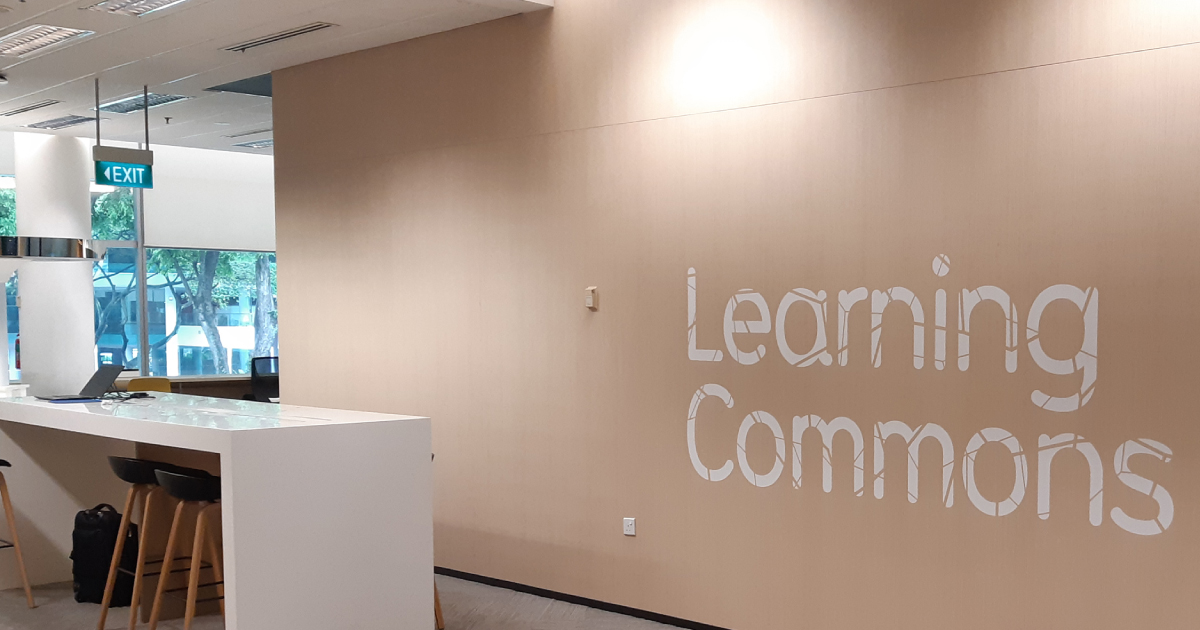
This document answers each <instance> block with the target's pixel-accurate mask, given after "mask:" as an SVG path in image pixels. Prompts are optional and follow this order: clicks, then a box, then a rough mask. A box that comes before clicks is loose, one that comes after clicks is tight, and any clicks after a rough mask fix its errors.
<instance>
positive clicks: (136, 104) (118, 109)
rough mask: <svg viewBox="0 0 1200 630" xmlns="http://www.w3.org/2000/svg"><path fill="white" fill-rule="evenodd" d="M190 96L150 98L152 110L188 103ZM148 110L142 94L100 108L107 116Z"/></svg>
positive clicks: (171, 95)
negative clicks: (170, 104)
mask: <svg viewBox="0 0 1200 630" xmlns="http://www.w3.org/2000/svg"><path fill="white" fill-rule="evenodd" d="M189 98H192V97H190V96H181V95H179V94H154V93H151V94H150V96H149V101H150V108H151V109H154V108H155V107H158V106H159V105H167V104H169V103H177V102H179V101H186V100H188V99H189ZM145 108H146V98H145V97H144V95H142V94H136V95H134V96H129V97H126V98H122V99H119V100H116V101H111V102H108V103H105V104H103V105H101V106H100V111H102V112H105V113H107V114H132V113H133V112H140V111H142V110H143V109H145Z"/></svg>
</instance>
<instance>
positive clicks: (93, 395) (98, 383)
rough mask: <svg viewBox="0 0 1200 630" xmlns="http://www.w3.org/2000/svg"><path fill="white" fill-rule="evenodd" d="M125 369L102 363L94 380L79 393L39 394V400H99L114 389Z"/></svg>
mask: <svg viewBox="0 0 1200 630" xmlns="http://www.w3.org/2000/svg"><path fill="white" fill-rule="evenodd" d="M124 371H125V366H123V365H111V364H105V365H101V366H100V369H99V370H96V373H95V374H93V375H92V380H90V381H88V383H87V385H84V386H83V389H82V390H80V392H79V393H78V394H67V395H65V396H38V397H37V398H38V400H49V401H51V402H81V401H85V400H99V399H100V398H102V397H104V394H106V393H108V390H110V389H112V386H113V383H115V382H117V377H118V376H120V375H121V372H124Z"/></svg>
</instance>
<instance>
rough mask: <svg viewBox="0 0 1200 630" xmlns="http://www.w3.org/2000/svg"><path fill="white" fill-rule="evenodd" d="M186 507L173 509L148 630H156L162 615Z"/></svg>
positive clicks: (181, 504) (182, 502) (181, 505)
mask: <svg viewBox="0 0 1200 630" xmlns="http://www.w3.org/2000/svg"><path fill="white" fill-rule="evenodd" d="M185 507H187V503H186V502H184V501H180V502H179V507H177V508H175V518H174V519H173V520H172V521H171V533H170V534H168V535H167V551H166V553H165V554H163V562H162V572H161V573H159V574H158V588H157V589H156V590H155V593H154V608H152V609H151V610H150V630H158V616H159V615H160V614H161V613H162V603H163V594H164V593H166V590H167V582H168V581H170V577H171V560H172V559H173V558H174V554H175V539H176V538H178V537H179V522H180V521H181V520H182V518H181V517H182V516H183V509H184V508H185Z"/></svg>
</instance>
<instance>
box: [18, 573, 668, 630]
mask: <svg viewBox="0 0 1200 630" xmlns="http://www.w3.org/2000/svg"><path fill="white" fill-rule="evenodd" d="M437 584H438V590H439V591H440V594H441V597H442V612H443V613H444V614H445V617H446V629H447V630H669V629H670V626H664V625H662V624H657V623H653V622H650V621H644V620H641V619H633V618H630V617H625V616H623V615H618V614H614V613H610V612H605V611H602V610H596V609H593V608H587V607H585V606H577V605H575V604H567V603H564V602H559V601H555V600H550V599H545V598H542V597H537V596H534V595H527V594H525V593H517V592H515V591H510V590H507V589H502V588H496V587H493V586H484V585H482V584H476V583H474V582H466V581H463V580H456V579H454V578H449V577H446V576H444V575H439V576H438V577H437ZM34 597H35V598H36V599H37V603H38V607H37V608H35V609H33V610H30V609H28V608H26V607H25V595H24V592H23V591H20V590H14V591H3V592H0V630H89V629H91V628H95V627H96V619H97V615H99V614H100V613H99V606H96V605H94V604H77V603H75V600H74V599H72V597H71V585H70V584H63V585H58V586H52V587H45V588H38V589H35V590H34ZM128 623H129V609H128V608H118V609H114V610H113V612H112V614H110V615H109V621H108V624H107V627H108V628H125V627H126V626H127V624H128ZM139 627H145V626H139ZM223 627H224V626H223V624H222V623H221V618H220V617H218V616H211V617H199V618H197V619H196V622H195V623H194V624H193V625H192V628H193V630H219V629H220V628H223ZM159 628H162V630H179V629H181V628H183V622H182V621H180V620H176V621H170V622H163V623H161V624H159ZM273 630H286V629H285V628H278V629H273ZM330 630H337V629H336V628H330Z"/></svg>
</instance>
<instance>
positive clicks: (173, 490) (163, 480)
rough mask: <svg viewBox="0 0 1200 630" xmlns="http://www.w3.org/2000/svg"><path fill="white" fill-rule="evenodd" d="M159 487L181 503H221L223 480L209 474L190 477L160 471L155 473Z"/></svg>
mask: <svg viewBox="0 0 1200 630" xmlns="http://www.w3.org/2000/svg"><path fill="white" fill-rule="evenodd" d="M155 475H156V476H157V477H158V485H160V486H162V489H163V490H166V491H167V494H169V495H171V496H173V497H175V498H176V499H179V500H180V501H208V502H210V503H211V502H213V501H219V500H220V499H221V478H220V477H214V476H212V475H209V474H208V473H204V474H203V475H188V474H180V473H178V472H170V471H166V470H159V471H157V472H156V473H155Z"/></svg>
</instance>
